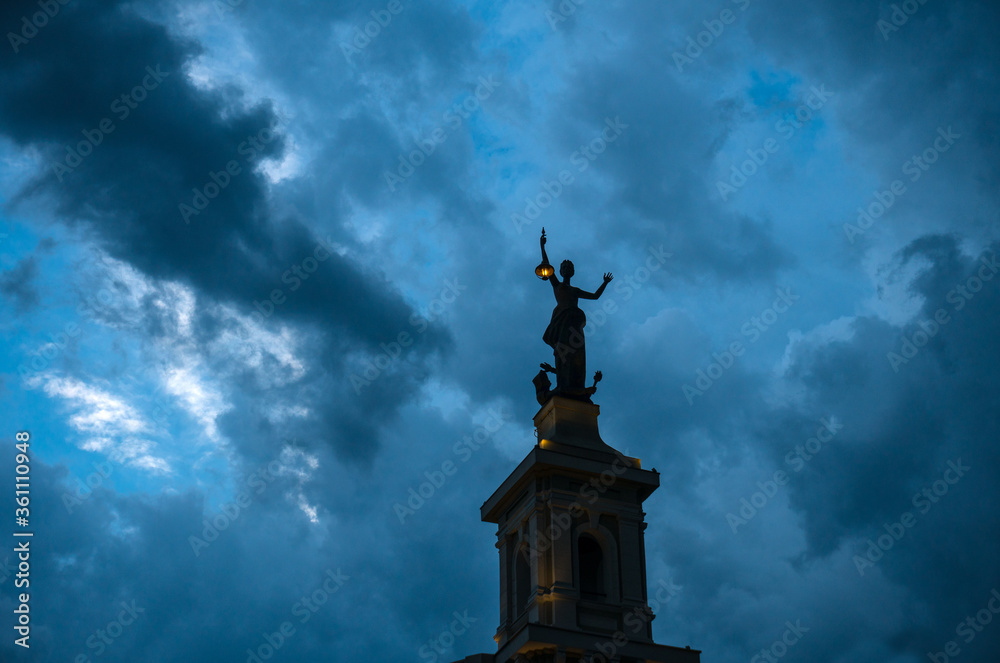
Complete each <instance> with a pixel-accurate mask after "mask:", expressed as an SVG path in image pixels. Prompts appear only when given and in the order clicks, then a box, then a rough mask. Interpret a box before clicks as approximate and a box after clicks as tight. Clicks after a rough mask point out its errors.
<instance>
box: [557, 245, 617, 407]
mask: <svg viewBox="0 0 1000 663" xmlns="http://www.w3.org/2000/svg"><path fill="white" fill-rule="evenodd" d="M545 241H546V240H545V231H544V230H543V231H542V237H541V239H540V244H541V247H542V262H543V263H544V264H546V265H547V264H549V257H548V255H546V253H545ZM559 274H560V276H562V277H563V280H562V281H560V280H559V279H558V278H557V277H556V275H555V274H553V275H552V276H550V277H548V279H547V280H548V281H549V282H550V283H551V284H552V292H553V294H554V295H555V297H556V307H555V308H554V309H553V310H552V320H551V321H550V322H549V326H548V327H547V328H546V329H545V333H544V334H543V335H542V340H543V341H545V343H546V344H547V345H549V346H551V347H552V353H553V355H554V356H555V369H554V372H555V374H556V389H555V391H554V392H553V393H556V394H562V395H564V396H569V397H576V398H589V395H590V394H591V393H593V390H592V389H591V390H588V389H587V388H585V386H584V382H585V381H586V379H587V350H586V345H585V341H584V337H583V328H584V326H585V325H586V324H587V316H585V315H584V314H583V311H582V310H581V309H580V307H579V305H578V302H579V300H581V299H598V298H599V297H600V296H601V294H602V293H603V292H604V288H606V287H607V285H608V283H610V282H611V279H612V278H614V277H613V276H612V275H611V273H610V272H608V273H606V274H605V275H604V283H602V284H601V287H599V288H598V289H597V291H596V292H587V291H585V290H580V289H579V288H577V287H575V286H573V285H570V279H571V278H573V263H571V262H570V261H569V260H563V262H562V264H561V265H560V266H559Z"/></svg>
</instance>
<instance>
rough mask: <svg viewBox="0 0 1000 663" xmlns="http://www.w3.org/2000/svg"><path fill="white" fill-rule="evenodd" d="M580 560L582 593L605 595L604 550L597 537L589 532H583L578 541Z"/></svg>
mask: <svg viewBox="0 0 1000 663" xmlns="http://www.w3.org/2000/svg"><path fill="white" fill-rule="evenodd" d="M577 553H578V559H579V560H580V593H581V594H584V595H591V596H604V595H605V588H604V551H602V550H601V544H599V543H598V542H597V539H595V538H594V537H592V536H591V535H589V534H581V535H580V539H579V540H578V541H577Z"/></svg>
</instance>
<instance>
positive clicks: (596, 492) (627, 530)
mask: <svg viewBox="0 0 1000 663" xmlns="http://www.w3.org/2000/svg"><path fill="white" fill-rule="evenodd" d="M599 412H600V407H599V406H597V405H594V404H592V403H589V402H585V401H582V400H576V399H571V398H563V397H561V396H552V397H550V398H549V399H548V400H547V401H546V403H545V404H544V405H543V406H542V408H541V409H540V410H539V411H538V413H537V414H536V415H535V417H534V422H535V429H536V432H537V435H538V444H537V445H536V446H535V447H534V448H533V449H532V450H531V451H530V452H529V453H528V455H527V456H526V457H525V458H524V460H522V461H521V463H520V464H519V465H518V466H517V467H516V468H515V469H514V471H513V472H512V473H511V474H510V476H508V477H507V479H506V480H505V481H504V482H503V483H502V484H501V485H500V487H499V488H497V490H496V491H495V492H494V493H493V495H492V496H490V498H489V499H488V500H486V502H485V503H484V504H483V506H482V508H481V515H482V519H483V521H485V522H490V523H495V524H496V525H497V544H496V546H497V550H498V551H499V553H500V625H499V627H498V629H497V633H496V636H495V637H494V639H495V640H496V642H497V647H498V650H497V653H496V655H495V656H494V657H493V661H494V663H507V662H508V661H511V662H516V663H520V662H522V661H529V660H530V661H535V662H537V663H548V662H552V663H575V662H580V663H589V662H590V661H591V660H593V661H620V662H622V663H638V662H640V661H642V662H647V661H648V662H652V661H662V662H671V663H673V662H677V663H698V661H699V658H700V656H699V654H700V652H698V651H696V650H691V649H684V648H678V647H668V646H663V645H657V644H655V643H654V642H653V639H652V620H653V619H654V615H653V614H652V612H651V611H650V609H649V606H648V605H647V601H646V553H645V542H644V530H645V529H646V523H645V520H644V516H645V514H644V513H643V510H642V503H643V501H644V500H645V499H646V498H647V497H649V495H650V494H651V493H652V492H653V491H654V490H656V488H657V487H658V486H659V484H660V477H659V474H658V473H657V472H655V471H649V470H644V469H642V466H641V463H640V461H639V459H637V458H630V457H628V456H625V455H623V454H621V453H620V452H618V451H617V450H615V449H614V448H612V447H610V446H609V445H607V444H606V443H605V442H604V441H603V440H602V439H601V436H600V433H599V431H598V427H597V416H598V414H599Z"/></svg>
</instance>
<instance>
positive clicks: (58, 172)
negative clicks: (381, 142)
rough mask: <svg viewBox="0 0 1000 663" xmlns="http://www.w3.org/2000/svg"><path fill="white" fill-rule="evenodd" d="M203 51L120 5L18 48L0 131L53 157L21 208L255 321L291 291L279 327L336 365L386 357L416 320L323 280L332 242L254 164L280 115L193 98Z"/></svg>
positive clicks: (373, 279) (371, 432)
mask: <svg viewBox="0 0 1000 663" xmlns="http://www.w3.org/2000/svg"><path fill="white" fill-rule="evenodd" d="M33 7H34V8H35V9H37V7H35V6H34V5H33V4H32V3H27V2H25V3H13V4H8V5H5V7H4V12H3V15H2V16H0V23H2V24H3V25H14V24H16V23H17V21H18V19H19V18H20V17H21V16H22V15H25V14H26V13H30V12H31V10H32V8H33ZM200 53H201V48H200V47H199V46H198V45H197V44H196V43H193V42H191V41H185V40H182V39H180V38H177V37H174V36H171V35H170V34H168V32H167V31H166V29H165V28H164V27H162V26H159V25H156V24H154V23H151V22H150V21H148V20H146V19H145V18H143V17H142V16H140V15H139V14H138V13H136V11H135V10H134V9H133V8H132V7H131V6H130V5H126V4H116V3H110V2H105V3H99V4H76V3H74V4H71V5H67V6H66V7H63V8H62V9H61V11H60V13H59V14H58V15H57V16H55V17H53V18H52V19H51V21H50V22H49V23H48V25H46V26H45V27H44V29H41V30H39V32H38V34H37V36H35V37H34V38H33V39H32V40H31V41H30V42H29V43H28V44H26V45H23V46H22V47H21V48H20V49H19V51H18V52H16V53H15V52H13V50H11V49H7V50H3V51H2V55H0V77H2V78H0V82H2V84H3V86H4V88H5V90H6V91H7V93H6V94H5V95H4V96H3V100H2V101H0V125H2V126H3V130H4V132H5V133H6V134H7V135H8V136H10V137H11V138H12V139H13V140H14V141H15V142H17V143H18V144H20V145H22V146H28V145H32V146H36V147H38V148H40V150H41V152H42V154H43V155H44V161H45V169H44V171H43V172H40V173H39V174H38V175H37V177H36V178H35V180H34V181H33V182H32V183H31V184H30V185H29V186H28V188H27V189H26V190H25V191H24V192H22V194H21V196H20V197H19V200H20V202H21V203H22V204H25V205H26V204H28V203H29V202H32V203H33V202H35V201H38V200H52V201H54V204H55V207H56V210H57V212H58V215H59V217H60V218H62V219H63V220H65V222H66V223H68V224H70V225H80V224H82V225H83V226H84V227H85V229H86V230H87V231H88V232H90V233H92V234H93V236H94V237H95V239H96V240H97V241H98V242H99V243H100V244H101V245H102V246H103V247H104V248H105V249H106V250H107V251H109V252H110V253H111V255H113V256H114V257H116V258H119V259H121V260H124V261H126V262H129V263H131V264H132V265H134V266H135V267H137V268H138V269H140V270H141V271H142V272H144V273H145V274H147V275H149V276H151V277H154V278H159V279H176V280H180V281H182V282H185V283H189V284H191V285H192V286H194V287H195V288H196V289H197V291H198V293H199V294H201V295H205V296H207V298H208V299H209V300H213V299H214V300H222V301H228V302H231V303H233V304H235V305H236V306H237V307H238V308H239V309H241V310H242V311H244V312H246V313H250V312H252V311H254V310H255V309H258V310H260V311H261V312H262V313H263V314H265V315H267V314H268V311H270V310H271V309H270V307H271V304H270V303H269V302H268V301H267V300H268V298H269V297H271V294H272V292H273V291H275V290H276V289H277V290H281V291H282V292H283V295H284V298H282V301H283V303H281V304H280V305H277V306H275V307H274V309H275V313H274V315H275V319H276V320H282V321H288V322H292V323H294V324H299V325H305V326H306V327H313V328H321V329H323V330H324V331H325V332H327V333H328V334H329V335H330V336H331V340H330V343H331V346H330V347H331V349H333V348H336V352H327V353H325V355H324V357H323V366H322V367H323V369H324V370H330V371H335V372H336V371H340V370H342V367H341V365H340V361H341V359H340V356H341V355H342V351H343V350H345V349H351V348H354V349H368V350H372V349H375V350H377V349H378V344H379V343H380V342H382V341H384V340H386V339H388V338H390V337H391V336H393V335H395V334H396V333H397V331H398V330H400V329H406V328H407V319H408V317H409V315H410V313H411V311H410V310H409V307H408V306H407V305H406V304H405V303H404V302H403V300H402V298H401V297H400V296H399V295H398V294H397V293H396V291H395V289H394V288H393V287H392V285H391V284H389V283H387V282H385V281H384V279H383V278H382V277H381V276H380V275H379V274H378V272H377V270H376V269H374V268H372V267H364V266H360V265H358V264H356V263H354V262H352V261H351V260H349V259H347V258H344V257H341V256H340V255H337V254H336V253H334V254H333V255H331V256H330V257H328V258H325V259H323V262H321V263H320V266H319V269H318V270H316V266H315V265H316V263H315V258H314V257H313V256H316V255H317V251H319V252H320V255H323V252H324V251H326V248H323V247H320V248H318V246H319V245H320V242H322V241H324V238H323V236H322V232H313V231H311V230H309V229H308V228H307V227H306V223H305V221H304V220H301V219H299V218H295V217H288V216H286V217H281V218H276V217H274V216H273V215H272V214H270V213H269V208H268V201H267V186H268V185H267V183H266V181H265V178H264V176H263V175H262V174H260V173H258V172H254V168H255V167H256V166H258V165H259V164H260V163H261V161H262V160H264V159H267V158H277V157H281V156H282V154H283V152H284V150H285V144H284V142H285V141H284V137H283V136H281V135H280V134H279V133H278V131H279V130H278V126H277V117H276V115H275V112H274V110H273V108H272V107H271V105H270V104H269V103H267V102H261V103H257V104H256V105H253V106H250V107H247V106H246V100H245V97H244V94H243V92H242V91H240V90H238V89H234V88H231V87H227V88H224V89H221V90H216V91H211V92H208V91H204V90H200V89H197V88H195V87H194V86H193V84H192V83H191V82H190V80H189V79H188V78H187V77H186V74H185V66H187V65H188V64H189V63H190V62H191V60H192V59H193V58H195V57H196V56H198V55H199V54H200ZM123 95H124V96H123ZM71 150H72V151H74V152H75V153H76V154H77V155H79V156H76V157H75V156H68V154H69V151H71ZM212 187H214V188H212ZM220 189H221V192H219V193H218V194H217V197H215V196H213V195H212V194H213V193H214V192H216V191H219V190H220ZM195 190H198V191H200V192H202V193H203V194H205V197H204V198H202V199H201V200H199V199H198V195H199V194H197V193H195ZM209 198H211V199H210V200H209ZM206 201H207V203H208V205H207V207H205V208H204V211H200V212H198V213H195V212H194V210H199V209H201V207H202V206H203V205H204V203H205V202H206ZM182 204H183V205H187V206H189V207H188V209H187V211H186V212H185V210H184V209H182V208H181V207H180V206H181V205H182ZM328 223H329V222H328ZM333 223H336V219H334V220H333ZM327 248H328V247H327ZM327 255H328V252H327ZM307 261H313V262H312V263H307ZM310 267H312V269H313V270H316V271H315V274H314V275H312V277H311V278H310V277H309V268H310ZM303 268H304V269H305V276H304V277H303ZM307 279H308V280H307ZM300 287H301V290H300V292H293V291H294V290H296V289H299V288H300ZM258 301H260V302H263V303H262V304H261V305H260V306H258V305H257V304H255V302H258ZM422 340H423V342H424V344H425V345H426V346H428V347H437V346H439V345H440V344H441V343H442V342H443V341H444V336H443V334H442V333H441V332H440V330H438V329H434V330H431V331H430V333H428V334H426V335H425V338H423V339H422ZM345 379H346V378H345ZM375 393H377V391H376V392H375ZM399 395H400V396H402V393H399ZM386 402H393V401H386ZM323 407H324V408H332V406H330V405H324V406H323ZM343 414H344V416H343V417H341V416H340V415H339V414H337V413H336V411H335V410H333V409H328V411H327V413H326V414H325V415H324V419H327V420H328V423H329V422H331V421H338V422H339V424H338V425H341V426H343V427H344V429H343V430H342V431H341V432H342V433H344V435H341V436H340V440H339V441H338V442H337V443H338V444H340V445H343V446H344V449H345V450H350V449H351V448H352V443H351V442H350V441H349V440H351V439H355V438H356V437H357V434H358V433H359V432H363V433H364V434H365V435H364V437H366V438H368V439H371V438H372V437H374V436H375V429H374V428H373V426H372V425H371V424H368V423H366V422H365V421H364V420H363V419H362V418H361V417H360V416H358V417H353V418H352V417H351V416H350V415H349V414H348V413H343ZM371 448H372V447H370V446H366V447H365V449H371ZM364 453H367V452H362V454H361V455H364ZM352 455H353V452H352Z"/></svg>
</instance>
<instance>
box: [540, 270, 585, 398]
mask: <svg viewBox="0 0 1000 663" xmlns="http://www.w3.org/2000/svg"><path fill="white" fill-rule="evenodd" d="M553 290H554V292H555V295H556V307H555V309H553V310H552V320H551V321H549V326H548V327H546V329H545V333H544V334H542V340H543V341H545V343H546V344H547V345H549V346H550V347H551V348H552V353H553V355H554V356H555V369H556V389H557V390H570V389H584V383H585V382H586V380H587V349H586V344H585V341H584V337H583V328H584V326H586V324H587V316H586V315H584V313H583V310H582V309H581V308H580V307H579V306H578V304H577V302H578V301H579V298H578V296H577V294H576V288H575V287H573V286H567V285H564V284H559V285H557V286H555V288H553Z"/></svg>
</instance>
